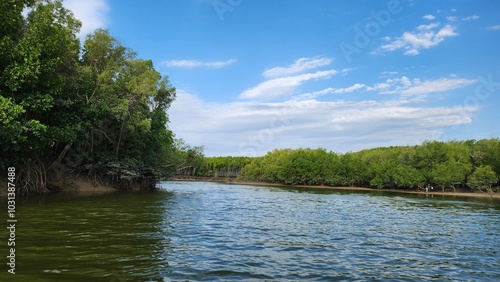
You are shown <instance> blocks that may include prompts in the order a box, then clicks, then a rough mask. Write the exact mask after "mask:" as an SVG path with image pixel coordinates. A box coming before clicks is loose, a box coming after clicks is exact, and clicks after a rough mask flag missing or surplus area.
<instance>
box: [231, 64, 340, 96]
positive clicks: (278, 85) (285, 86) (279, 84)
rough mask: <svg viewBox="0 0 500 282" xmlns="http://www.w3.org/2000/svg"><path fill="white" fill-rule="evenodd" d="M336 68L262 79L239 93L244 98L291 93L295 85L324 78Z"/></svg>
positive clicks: (335, 72) (333, 73)
mask: <svg viewBox="0 0 500 282" xmlns="http://www.w3.org/2000/svg"><path fill="white" fill-rule="evenodd" d="M337 73H338V72H337V71H336V70H326V71H317V72H314V73H305V74H299V75H295V76H286V77H280V78H274V79H271V80H267V81H264V82H262V83H260V84H259V85H257V86H255V87H253V88H251V89H248V90H246V91H244V92H243V93H241V95H240V98H244V99H270V98H276V97H281V96H290V95H293V94H294V92H295V90H296V89H297V87H299V86H300V85H302V84H303V83H304V82H306V81H309V80H314V79H326V78H330V77H331V76H332V75H335V74H337Z"/></svg>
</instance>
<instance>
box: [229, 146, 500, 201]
mask: <svg viewBox="0 0 500 282" xmlns="http://www.w3.org/2000/svg"><path fill="white" fill-rule="evenodd" d="M499 175H500V140H498V139H488V140H479V141H475V140H468V141H451V142H438V141H427V142H424V143H423V144H422V145H419V146H404V147H388V148H376V149H370V150H362V151H359V152H349V153H345V154H337V153H334V152H328V151H326V150H325V149H295V150H292V149H281V150H274V151H272V152H269V153H268V154H267V155H265V156H263V157H258V158H254V159H253V160H252V161H251V162H250V163H249V164H247V165H245V166H244V168H243V169H242V172H241V175H240V176H239V179H240V180H242V181H257V182H269V183H280V184H285V185H326V186H351V187H353V186H359V187H373V188H380V189H412V190H423V189H424V187H425V186H426V185H428V184H430V185H432V186H433V187H435V189H439V190H441V191H443V192H444V191H445V190H453V191H456V189H461V190H472V191H478V192H480V191H482V192H493V191H494V190H497V188H495V187H498V185H499Z"/></svg>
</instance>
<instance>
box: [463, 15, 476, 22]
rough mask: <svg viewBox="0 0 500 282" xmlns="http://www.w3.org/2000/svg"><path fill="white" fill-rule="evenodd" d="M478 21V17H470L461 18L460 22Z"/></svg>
mask: <svg viewBox="0 0 500 282" xmlns="http://www.w3.org/2000/svg"><path fill="white" fill-rule="evenodd" d="M477 19H479V16H478V15H472V16H470V17H466V18H463V19H462V21H472V20H477Z"/></svg>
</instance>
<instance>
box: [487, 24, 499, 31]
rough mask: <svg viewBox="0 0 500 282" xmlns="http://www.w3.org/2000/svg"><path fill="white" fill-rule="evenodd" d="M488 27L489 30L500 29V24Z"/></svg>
mask: <svg viewBox="0 0 500 282" xmlns="http://www.w3.org/2000/svg"><path fill="white" fill-rule="evenodd" d="M486 29H489V30H500V24H497V25H492V26H488V27H486Z"/></svg>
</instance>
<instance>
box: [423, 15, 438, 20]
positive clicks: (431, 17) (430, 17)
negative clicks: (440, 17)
mask: <svg viewBox="0 0 500 282" xmlns="http://www.w3.org/2000/svg"><path fill="white" fill-rule="evenodd" d="M422 18H423V19H425V20H433V19H435V18H436V17H434V16H433V15H425V16H423V17H422Z"/></svg>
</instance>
